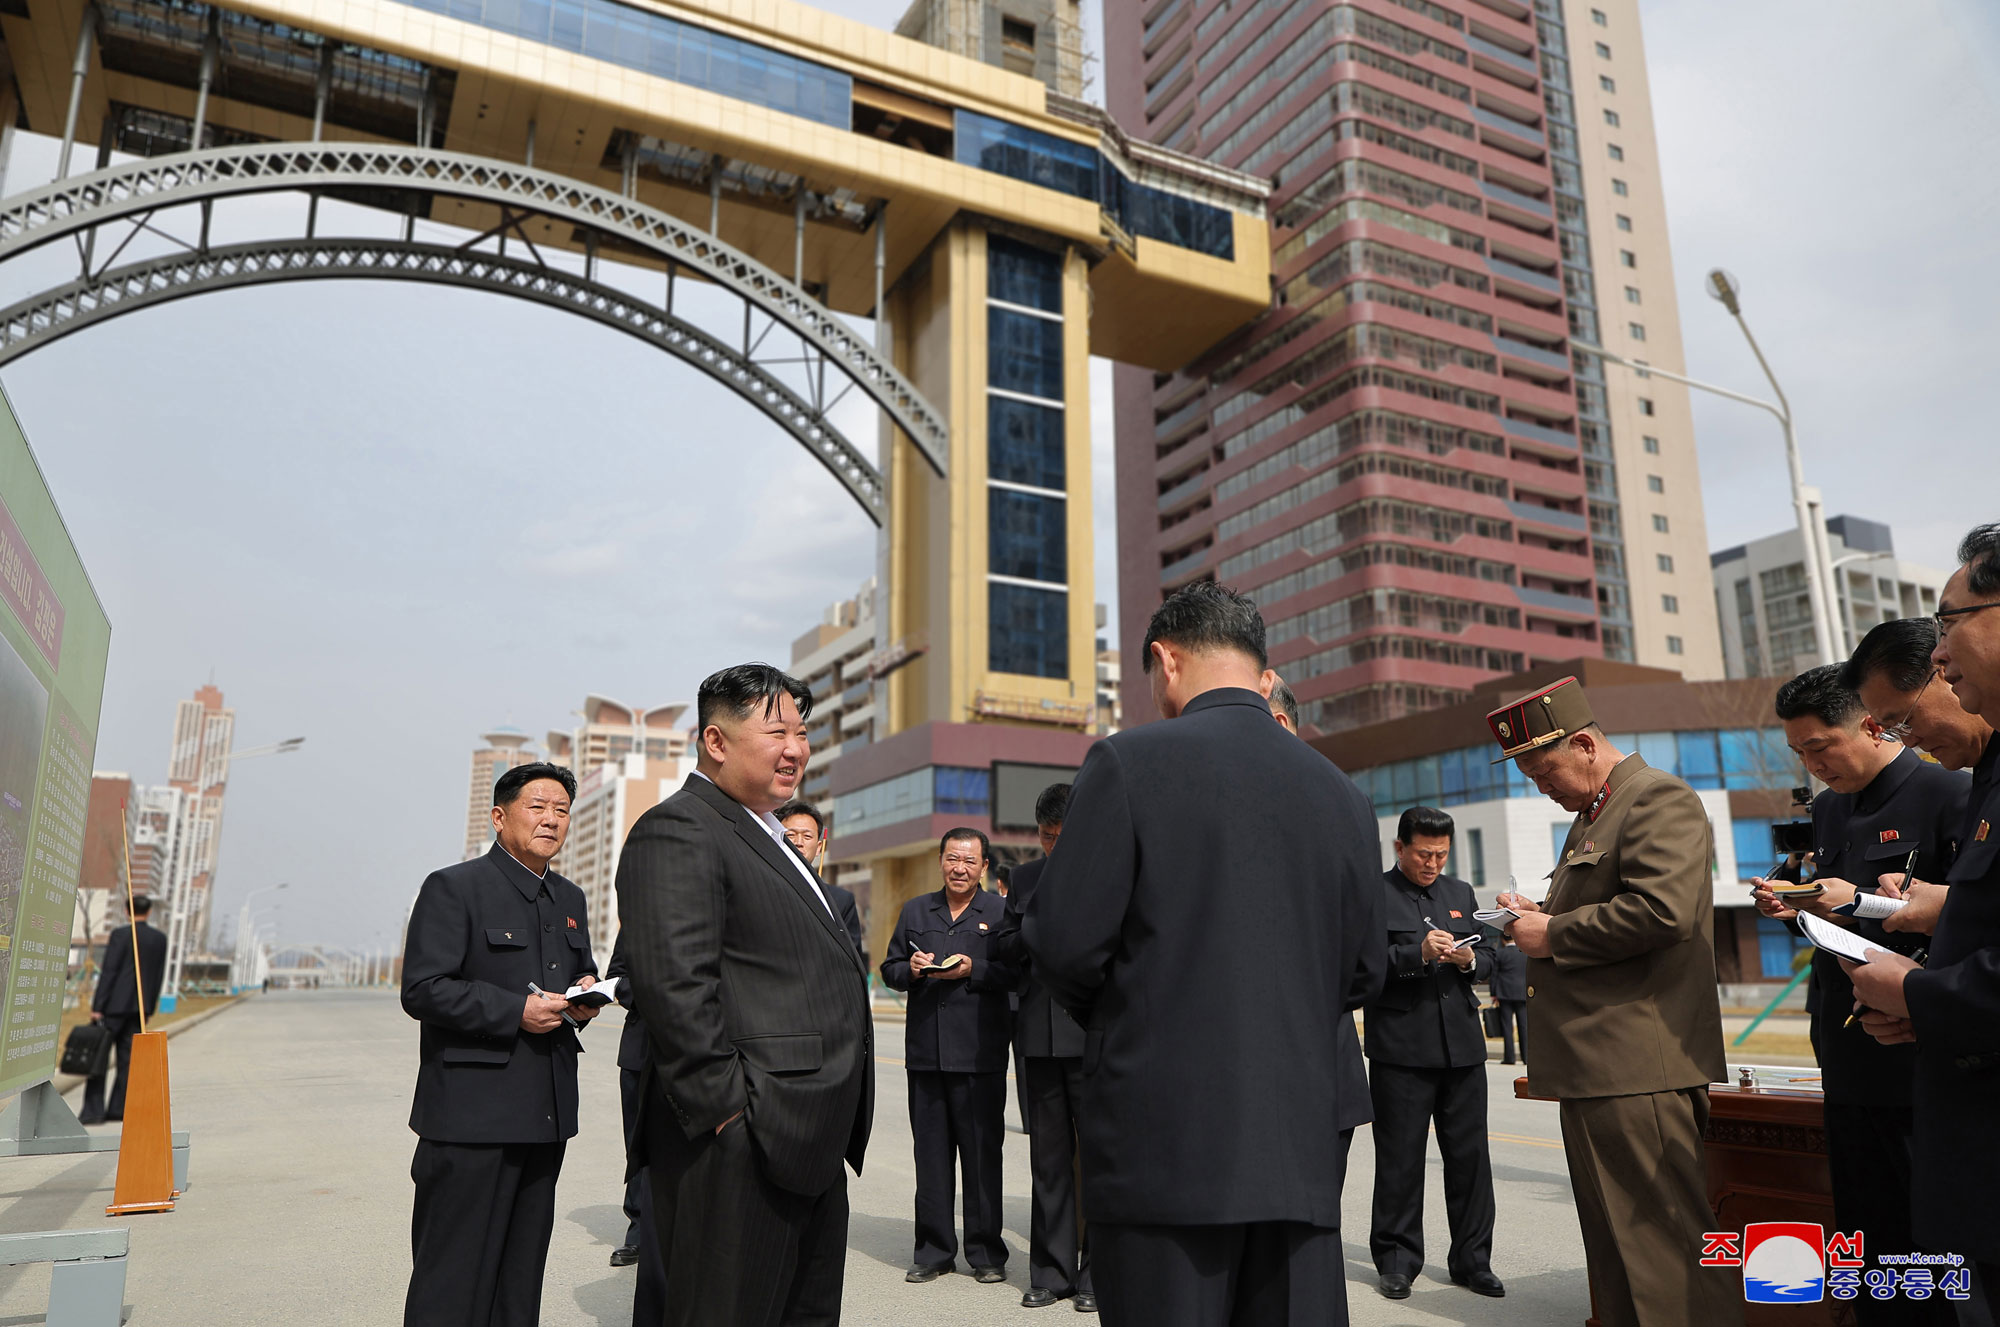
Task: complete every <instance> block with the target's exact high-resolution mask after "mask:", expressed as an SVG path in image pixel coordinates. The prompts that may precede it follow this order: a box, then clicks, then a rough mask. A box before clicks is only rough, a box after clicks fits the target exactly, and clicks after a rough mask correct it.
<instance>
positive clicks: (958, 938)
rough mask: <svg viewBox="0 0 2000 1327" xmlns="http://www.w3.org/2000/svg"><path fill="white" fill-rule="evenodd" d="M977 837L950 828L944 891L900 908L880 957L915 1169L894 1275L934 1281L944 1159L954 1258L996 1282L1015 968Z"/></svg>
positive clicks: (952, 1264) (942, 860) (950, 1264)
mask: <svg viewBox="0 0 2000 1327" xmlns="http://www.w3.org/2000/svg"><path fill="white" fill-rule="evenodd" d="M989 865H991V849H990V848H989V847H988V845H987V841H986V836H985V835H984V834H982V833H980V832H979V831H978V830H976V829H953V830H949V831H947V832H946V834H945V836H944V838H943V840H942V841H941V842H940V843H939V844H938V867H939V870H940V872H941V873H942V875H943V877H944V887H943V888H942V889H940V890H938V892H937V893H935V894H922V895H919V896H918V897H916V898H913V899H911V900H910V901H909V902H908V903H905V904H904V905H903V913H902V916H901V917H899V918H897V920H896V929H895V931H894V932H893V933H892V934H891V935H890V936H889V952H888V954H887V956H886V957H885V958H883V960H882V980H883V981H884V982H885V983H887V984H888V986H889V989H891V990H896V991H908V992H909V993H910V1000H909V1006H908V1014H907V1022H906V1023H905V1025H904V1032H903V1056H904V1062H905V1064H906V1066H907V1068H906V1070H905V1073H904V1077H906V1078H907V1079H908V1080H909V1084H910V1133H911V1135H912V1138H913V1140H914V1143H915V1150H916V1168H917V1238H916V1256H915V1257H914V1258H913V1259H912V1261H911V1264H910V1270H909V1272H908V1273H907V1274H906V1275H905V1277H904V1278H903V1279H904V1280H906V1281H911V1282H917V1283H921V1282H925V1281H935V1280H936V1279H937V1278H938V1277H939V1276H941V1275H943V1274H944V1273H946V1272H949V1271H952V1270H954V1269H955V1268H956V1266H957V1259H958V1235H957V1232H956V1230H955V1228H954V1226H953V1223H952V1211H951V1209H952V1207H953V1205H954V1204H953V1202H952V1197H953V1193H954V1191H955V1189H956V1187H957V1186H956V1185H955V1184H954V1183H953V1182H952V1169H953V1166H954V1164H956V1165H957V1166H958V1168H960V1169H961V1170H962V1172H963V1174H964V1176H965V1260H966V1262H968V1263H969V1264H971V1266H972V1277H973V1280H975V1281H980V1282H996V1281H1004V1280H1006V1279H1007V1271H1006V1267H1007V1245H1006V1242H1005V1241H1004V1240H1002V1239H1001V1237H1000V1150H1001V1144H1002V1142H1003V1141H1004V1139H1005V1136H1006V1110H1007V1045H1008V1042H1009V1040H1010V1034H1011V1033H1012V1031H1013V1017H1012V1012H1011V1010H1010V1008H1009V1006H1008V1003H1007V993H1008V992H1009V991H1011V990H1013V989H1014V982H1015V970H1014V967H1013V965H1012V964H1011V963H1010V962H1009V961H1007V959H1006V958H1005V957H1004V956H1003V953H1002V951H1003V950H1004V948H1005V946H1004V944H1002V943H999V942H1000V940H1001V935H1000V932H1001V929H1002V927H1003V926H1004V925H1005V924H1006V901H1005V900H1004V899H1002V898H1001V897H1000V896H999V895H998V894H989V893H987V892H986V891H985V890H984V889H982V888H981V887H980V885H981V882H982V881H984V880H985V878H986V869H987V867H988V866H989Z"/></svg>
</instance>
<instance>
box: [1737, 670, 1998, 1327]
mask: <svg viewBox="0 0 2000 1327" xmlns="http://www.w3.org/2000/svg"><path fill="white" fill-rule="evenodd" d="M1777 713H1778V720H1779V722H1781V723H1783V724H1784V726H1785V738H1786V740H1787V741H1788V742H1789V743H1790V744H1791V748H1792V750H1793V752H1794V753H1796V754H1797V755H1798V757H1799V759H1800V760H1802V761H1803V762H1804V763H1805V767H1806V771H1807V773H1809V774H1811V775H1812V776H1813V777H1814V778H1816V779H1818V780H1819V781H1820V782H1822V783H1824V784H1826V785H1827V788H1826V791H1825V792H1822V793H1821V794H1820V795H1819V796H1818V797H1815V798H1814V799H1813V804H1812V822H1813V864H1814V867H1815V868H1816V870H1817V876H1816V879H1817V880H1818V881H1819V883H1821V884H1823V885H1824V886H1825V887H1826V893H1825V894H1823V895H1821V896H1820V897H1819V898H1817V899H1812V900H1809V901H1807V902H1804V903H1802V904H1801V905H1800V906H1801V907H1804V908H1807V909H1810V910H1811V911H1812V912H1813V913H1815V914H1816V915H1818V916H1820V917H1822V918H1824V919H1825V920H1827V921H1831V922H1834V923H1836V924H1839V925H1845V926H1849V927H1852V928H1853V929H1854V930H1856V931H1859V932H1861V933H1862V934H1863V935H1864V936H1866V937H1867V938H1868V940H1869V941H1870V942H1871V943H1873V944H1876V945H1880V946H1882V947H1884V948H1888V949H1893V950H1895V951H1896V952H1898V953H1905V954H1908V953H1914V952H1915V951H1917V950H1919V949H1921V948H1923V946H1924V945H1925V943H1926V940H1925V937H1923V936H1920V935H1898V934H1892V933H1890V932H1888V931H1885V930H1883V929H1882V926H1881V924H1880V923H1879V922H1872V921H1864V920H1857V919H1853V918H1850V917H1847V916H1844V915H1842V914H1840V913H1838V912H1836V911H1835V909H1836V908H1837V907H1841V906H1846V905H1850V904H1852V902H1853V901H1854V897H1855V894H1856V892H1857V891H1859V892H1864V893H1870V894H1872V893H1875V892H1876V882H1877V881H1878V880H1879V879H1880V877H1881V876H1883V875H1884V874H1892V875H1893V874H1899V873H1901V872H1903V870H1904V869H1905V867H1906V866H1907V865H1908V864H1909V863H1910V860H1911V857H1912V854H1914V856H1915V861H1916V870H1915V872H1914V874H1915V875H1916V876H1917V877H1918V878H1921V879H1925V880H1936V879H1940V878H1942V877H1943V874H1944V868H1945V867H1946V866H1947V865H1948V864H1949V863H1950V861H1951V858H1952V856H1953V854H1954V853H1955V852H1956V850H1957V843H1958V835H1959V822H1960V821H1961V820H1962V819H1963V818H1964V816H1965V802H1966V797H1967V795H1968V793H1969V791H1970V788H1971V784H1972V776H1971V775H1970V774H1968V773H1966V772H1964V771H1963V770H1959V771H1953V770H1947V769H1945V768H1943V767H1942V766H1939V765H1934V764H1930V763H1927V762H1926V761H1924V760H1923V759H1921V758H1920V757H1919V756H1918V755H1917V753H1916V752H1914V751H1912V750H1910V749H1909V748H1908V747H1905V746H1903V745H1901V744H1900V743H1898V742H1896V741H1894V740H1893V739H1891V738H1887V737H1885V736H1884V735H1883V733H1882V728H1881V725H1879V724H1877V723H1876V722H1875V721H1874V720H1873V719H1872V718H1870V717H1869V716H1868V711H1867V709H1866V708H1865V707H1864V706H1863V705H1862V703H1861V697H1860V696H1859V695H1857V694H1855V692H1854V691H1853V690H1852V689H1851V688H1849V687H1847V686H1846V685H1845V684H1844V683H1842V682H1841V680H1840V666H1839V665H1838V664H1825V665H1822V666H1821V667H1818V668H1813V669H1808V670H1807V671H1806V672H1803V673H1801V674H1799V675H1798V676H1797V677H1795V678H1793V679H1792V680H1791V681H1789V682H1787V683H1785V684H1784V685H1783V686H1782V687H1779V688H1778V696H1777ZM1756 898H1757V907H1758V910H1759V911H1760V912H1762V913H1763V914H1764V915H1765V916H1767V917H1777V918H1781V919H1784V920H1790V919H1791V918H1792V917H1793V916H1794V915H1795V914H1794V913H1793V911H1792V909H1790V908H1787V907H1785V906H1784V905H1783V903H1782V901H1780V900H1779V899H1777V898H1776V897H1774V896H1773V895H1771V894H1770V893H1769V891H1767V890H1765V889H1764V888H1762V887H1761V885H1760V887H1759V888H1758V890H1757V891H1756ZM1806 1009H1807V1011H1808V1013H1809V1014H1810V1016H1811V1020H1812V1021H1811V1032H1812V1044H1813V1051H1814V1053H1815V1054H1816V1055H1817V1056H1818V1058H1819V1067H1820V1074H1821V1079H1822V1082H1821V1086H1822V1087H1823V1088H1824V1089H1825V1096H1826V1101H1825V1114H1826V1159H1827V1170H1828V1172H1829V1178H1830V1179H1831V1180H1832V1184H1833V1216H1834V1225H1835V1226H1836V1227H1837V1228H1838V1229H1840V1230H1844V1231H1853V1230H1859V1231H1864V1232H1866V1239H1865V1240H1864V1242H1863V1249H1862V1254H1863V1256H1864V1257H1865V1258H1867V1259H1868V1260H1869V1267H1870V1268H1871V1269H1872V1268H1873V1267H1875V1266H1876V1265H1877V1264H1876V1262H1875V1259H1876V1258H1877V1257H1879V1256H1880V1255H1881V1254H1885V1253H1886V1254H1892V1255H1900V1254H1904V1253H1908V1252H1911V1251H1912V1250H1915V1249H1916V1248H1917V1244H1916V1242H1915V1240H1914V1238H1913V1237H1912V1235H1911V1232H1910V1183H1911V1178H1912V1177H1911V1171H1910V1133H1911V1106H1910V1088H1911V1084H1912V1082H1913V1080H1914V1078H1915V1075H1916V1068H1917V1052H1916V1047H1915V1046H1909V1045H1898V1046H1885V1045H1883V1044H1881V1043H1880V1042H1878V1041H1876V1040H1875V1039H1874V1038H1873V1037H1871V1036H1869V1035H1868V1033H1867V1032H1866V1031H1865V1030H1863V1028H1862V1027H1861V1025H1860V1023H1859V1022H1858V1021H1856V1020H1855V1019H1854V1018H1853V1017H1852V1013H1853V1009H1854V984H1853V983H1852V982H1851V981H1849V980H1848V976H1847V973H1846V972H1844V971H1843V970H1842V969H1841V966H1840V962H1839V960H1838V959H1836V958H1835V957H1834V956H1833V955H1831V954H1828V953H1826V952H1825V951H1823V950H1815V951H1813V958H1812V983H1811V985H1809V986H1808V987H1807V988H1806ZM1937 1251H1938V1250H1930V1252H1937ZM1894 1270H1900V1269H1894ZM1894 1270H1892V1272H1891V1275H1894ZM1853 1307H1854V1316H1855V1320H1856V1321H1857V1322H1860V1323H1863V1324H1875V1323H1885V1324H1886V1323H1935V1324H1939V1327H1945V1325H1946V1324H1950V1323H1955V1322H1956V1321H1957V1314H1956V1313H1954V1312H1953V1311H1952V1306H1951V1303H1950V1301H1948V1300H1946V1299H1945V1298H1944V1296H1942V1295H1933V1296H1931V1297H1930V1298H1928V1299H1911V1298H1908V1297H1905V1296H1902V1295H1897V1296H1895V1297H1893V1298H1891V1299H1886V1300H1878V1299H1876V1298H1874V1297H1873V1296H1872V1295H1864V1296H1861V1297H1859V1298H1857V1299H1856V1300H1855V1301H1854V1302H1853Z"/></svg>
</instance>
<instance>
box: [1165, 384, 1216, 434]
mask: <svg viewBox="0 0 2000 1327" xmlns="http://www.w3.org/2000/svg"><path fill="white" fill-rule="evenodd" d="M1207 410H1208V394H1207V393H1206V392H1203V393H1202V394H1201V395H1199V396H1197V397H1195V398H1194V400H1192V401H1189V402H1188V403H1187V404H1186V405H1184V406H1182V407H1181V408H1180V409H1178V410H1176V411H1174V413H1173V414H1171V415H1168V416H1167V417H1166V418H1165V419H1163V420H1161V421H1159V422H1158V423H1157V424H1155V425H1153V437H1154V439H1155V440H1156V441H1162V440H1165V439H1167V438H1171V437H1172V436H1173V435H1174V434H1176V433H1178V432H1179V431H1180V430H1181V429H1183V428H1186V427H1187V426H1188V424H1189V423H1190V422H1192V421H1193V420H1196V419H1198V418H1200V417H1201V416H1202V415H1203V414H1205V413H1206V412H1207Z"/></svg>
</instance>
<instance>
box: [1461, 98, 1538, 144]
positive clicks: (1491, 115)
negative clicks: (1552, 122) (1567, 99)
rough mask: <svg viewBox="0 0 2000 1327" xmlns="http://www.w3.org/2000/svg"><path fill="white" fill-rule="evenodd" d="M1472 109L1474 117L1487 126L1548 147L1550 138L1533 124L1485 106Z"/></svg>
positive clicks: (1526, 141)
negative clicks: (1543, 134) (1544, 135)
mask: <svg viewBox="0 0 2000 1327" xmlns="http://www.w3.org/2000/svg"><path fill="white" fill-rule="evenodd" d="M1471 110H1472V118H1473V119H1475V120H1477V121H1478V122H1479V123H1480V124H1481V125H1483V126H1484V127H1485V128H1488V129H1495V130H1498V131H1499V132H1501V133H1503V134H1512V135H1513V136H1514V137H1516V138H1518V139H1520V140H1521V141H1522V142H1524V143H1533V144H1534V145H1535V146H1536V147H1538V148H1543V149H1546V148H1547V147H1548V145H1549V141H1548V139H1546V138H1544V137H1543V136H1542V131H1541V130H1539V129H1537V128H1535V127H1534V126H1533V125H1527V124H1522V123H1521V122H1520V121H1519V120H1515V119H1510V118H1509V117H1507V116H1505V115H1500V114H1496V113H1495V112H1493V111H1489V110H1487V109H1486V108H1485V107H1484V106H1474V107H1472V108H1471Z"/></svg>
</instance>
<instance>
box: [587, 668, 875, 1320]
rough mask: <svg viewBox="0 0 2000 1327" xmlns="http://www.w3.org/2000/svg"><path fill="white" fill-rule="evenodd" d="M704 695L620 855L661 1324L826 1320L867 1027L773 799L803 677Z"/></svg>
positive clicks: (767, 672)
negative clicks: (683, 762)
mask: <svg viewBox="0 0 2000 1327" xmlns="http://www.w3.org/2000/svg"><path fill="white" fill-rule="evenodd" d="M695 705H696V714H697V718H696V723H697V725H698V734H697V738H696V746H697V750H698V755H697V757H696V764H695V772H694V773H693V774H692V775H690V776H689V777H688V781H687V782H686V784H684V785H683V786H682V787H681V790H680V791H679V792H677V793H675V794H674V795H673V796H672V797H669V798H668V799H667V800H666V801H664V802H662V803H660V804H659V805H658V806H656V807H654V808H653V809H652V810H650V811H648V812H646V814H645V815H643V816H640V817H639V820H638V823H637V824H635V825H633V827H632V832H631V834H630V835H629V836H628V837H627V839H626V841H625V852H624V855H623V856H622V857H621V858H620V859H619V862H618V914H619V920H620V922H621V923H622V927H623V930H622V938H623V939H624V942H625V955H626V961H627V963H628V964H629V965H630V968H631V981H632V998H633V1000H634V1001H635V1002H636V1003H637V1005H638V1009H639V1013H640V1016H641V1017H643V1018H644V1019H645V1020H646V1031H647V1035H648V1036H649V1037H650V1038H651V1041H652V1047H651V1063H650V1064H649V1066H648V1067H647V1069H646V1071H645V1075H646V1080H647V1081H646V1084H645V1091H644V1094H643V1097H642V1100H641V1103H640V1110H641V1114H642V1116H643V1119H642V1121H641V1123H640V1125H639V1128H638V1134H639V1137H640V1141H641V1143H642V1145H643V1147H644V1158H643V1159H644V1162H645V1164H646V1165H647V1166H648V1167H649V1168H650V1170H651V1174H652V1207H651V1209H650V1211H651V1215H652V1218H653V1224H654V1227H655V1230H656V1232H657V1236H658V1239H659V1242H660V1246H661V1249H662V1251H663V1253H664V1254H665V1257H666V1272H667V1285H668V1287H669V1294H668V1304H667V1319H666V1321H667V1323H668V1324H669V1327H711V1325H712V1324H720V1323H727V1324H729V1327H776V1324H780V1323H786V1324H790V1323H813V1324H820V1323H837V1322H839V1321H840V1292H841V1283H842V1280H843V1278H844V1275H845V1271H846V1264H847V1247H846V1246H847V1211H848V1209H847V1177H846V1174H845V1172H844V1171H843V1169H842V1164H843V1161H844V1162H845V1164H846V1165H848V1166H851V1167H853V1169H854V1171H855V1173H856V1174H859V1173H860V1171H861V1162H862V1158H863V1156H864V1155H865V1153H866V1151H867V1147H868V1132H869V1126H870V1124H871V1123H872V1116H873V1111H874V1096H875V1075H874V1063H873V1058H872V1056H873V1048H874V1037H873V1032H872V1029H871V1027H870V1024H869V1018H868V987H867V974H866V972H865V970H864V969H863V968H862V966H861V956H860V955H859V954H858V953H856V952H855V948H854V940H853V937H851V936H850V935H849V934H848V932H847V928H846V927H845V926H843V925H842V924H841V923H840V921H839V919H838V918H837V917H836V916H835V915H834V911H833V904H832V902H831V901H830V900H829V898H828V897H827V891H826V886H825V882H824V881H822V880H820V878H819V877H818V876H817V875H816V874H814V872H813V870H812V868H811V867H809V866H807V865H806V863H805V861H804V860H803V859H802V858H801V857H800V856H799V855H798V854H797V853H796V852H794V851H793V850H792V848H791V846H790V845H789V844H788V843H786V842H785V837H784V827H783V826H781V825H780V824H779V823H778V822H777V819H776V818H775V817H774V816H773V815H772V814H771V813H772V812H773V811H775V810H776V809H777V808H779V807H780V806H783V805H784V804H785V803H786V802H788V801H790V800H791V798H792V796H793V795H794V794H795V793H796V791H797V789H798V785H799V780H800V779H801V778H803V777H804V776H805V769H806V761H807V759H808V757H809V756H810V755H811V747H810V745H809V744H808V742H807V741H806V727H805V721H806V719H807V718H808V717H810V716H811V713H812V692H811V691H810V690H808V689H807V688H806V685H805V683H803V682H801V681H799V680H798V679H797V678H794V677H790V676H788V675H786V674H785V673H783V672H781V671H779V670H778V669H776V668H773V667H772V666H771V665H769V664H741V665H738V666H736V667H734V668H726V669H723V670H722V671H721V672H719V673H715V674H712V675H711V676H709V677H708V678H707V680H705V681H704V682H703V683H702V684H701V687H700V689H699V691H698V692H697V696H696V702H695Z"/></svg>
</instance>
